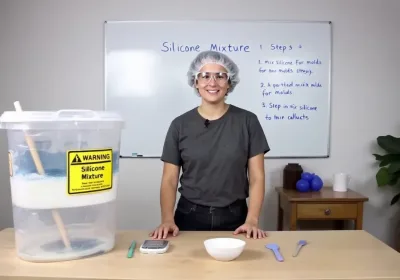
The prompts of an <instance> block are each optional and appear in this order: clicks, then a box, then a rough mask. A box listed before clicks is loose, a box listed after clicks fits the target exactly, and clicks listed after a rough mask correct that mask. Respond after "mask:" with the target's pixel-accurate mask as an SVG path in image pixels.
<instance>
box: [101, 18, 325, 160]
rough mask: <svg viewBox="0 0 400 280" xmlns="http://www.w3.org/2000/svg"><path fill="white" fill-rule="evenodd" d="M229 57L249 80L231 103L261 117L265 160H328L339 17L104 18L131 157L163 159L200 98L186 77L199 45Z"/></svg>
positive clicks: (110, 81)
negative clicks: (334, 32)
mask: <svg viewBox="0 0 400 280" xmlns="http://www.w3.org/2000/svg"><path fill="white" fill-rule="evenodd" d="M204 50H217V51H221V52H223V53H225V54H227V55H228V56H229V57H231V58H232V59H233V60H234V61H235V62H236V63H237V65H238V67H239V69H240V74H239V76H240V83H239V84H238V86H237V87H236V88H235V90H234V91H233V92H232V93H231V94H230V95H229V96H228V98H227V100H226V102H227V103H229V104H233V105H235V106H238V107H241V108H243V109H246V110H249V111H251V112H253V113H255V114H256V115H257V116H258V119H259V121H260V122H261V125H262V127H263V129H264V133H265V135H266V137H267V140H268V143H269V145H270V147H271V151H270V152H269V153H267V154H266V157H292V158H298V157H328V156H329V138H330V137H329V132H330V88H331V86H330V82H331V77H330V75H331V23H330V22H277V21H133V22H126V21H113V22H106V23H105V110H110V111H117V112H119V113H120V114H121V115H122V116H123V118H124V119H125V121H126V127H125V129H124V130H123V132H122V139H121V151H120V152H121V156H122V157H160V156H161V153H162V148H163V143H164V139H165V135H166V133H167V130H168V127H169V125H170V123H171V121H172V120H173V119H174V118H176V117H177V116H179V115H181V114H183V113H184V112H186V111H189V110H190V109H193V108H194V107H196V106H198V105H199V104H200V101H201V100H200V97H198V96H197V95H196V94H195V92H194V90H193V88H191V87H190V86H189V85H188V83H187V76H186V73H187V70H188V68H189V64H190V62H191V61H192V60H193V59H194V58H195V56H196V55H197V54H198V52H200V51H204Z"/></svg>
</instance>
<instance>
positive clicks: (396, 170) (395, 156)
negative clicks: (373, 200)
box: [373, 135, 400, 252]
mask: <svg viewBox="0 0 400 280" xmlns="http://www.w3.org/2000/svg"><path fill="white" fill-rule="evenodd" d="M377 142H378V145H379V146H380V147H381V148H382V149H383V150H385V151H386V154H383V155H379V154H373V155H374V156H375V159H376V160H377V161H379V169H378V171H377V173H376V176H375V177H376V183H377V185H378V187H384V186H391V187H393V189H394V190H396V191H395V195H394V196H393V197H392V199H391V200H390V205H394V204H395V203H398V202H399V200H400V184H399V178H400V138H398V137H394V136H392V135H385V136H379V137H378V138H377ZM397 220H399V219H397ZM394 231H395V234H394V238H395V240H394V247H395V248H394V249H395V250H397V251H398V252H400V223H399V222H397V225H395V226H394Z"/></svg>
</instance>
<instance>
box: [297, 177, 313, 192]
mask: <svg viewBox="0 0 400 280" xmlns="http://www.w3.org/2000/svg"><path fill="white" fill-rule="evenodd" d="M296 189H297V190H298V191H299V192H308V191H310V183H309V182H308V181H307V180H304V179H300V180H298V181H297V183H296Z"/></svg>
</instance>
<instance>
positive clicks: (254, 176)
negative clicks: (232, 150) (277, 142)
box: [246, 154, 265, 225]
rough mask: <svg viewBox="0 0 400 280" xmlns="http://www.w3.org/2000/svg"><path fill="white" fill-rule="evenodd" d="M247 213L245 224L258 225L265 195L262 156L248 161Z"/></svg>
mask: <svg viewBox="0 0 400 280" xmlns="http://www.w3.org/2000/svg"><path fill="white" fill-rule="evenodd" d="M249 185H250V186H249V189H250V194H249V211H248V213H247V219H246V223H247V222H249V223H252V224H255V225H258V222H259V217H260V212H261V208H262V205H263V202H264V194H265V171H264V154H258V155H256V156H254V157H252V158H250V159H249Z"/></svg>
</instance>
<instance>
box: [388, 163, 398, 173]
mask: <svg viewBox="0 0 400 280" xmlns="http://www.w3.org/2000/svg"><path fill="white" fill-rule="evenodd" d="M399 171H400V161H396V162H392V163H390V166H389V167H388V172H389V173H390V174H395V173H396V172H399Z"/></svg>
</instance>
